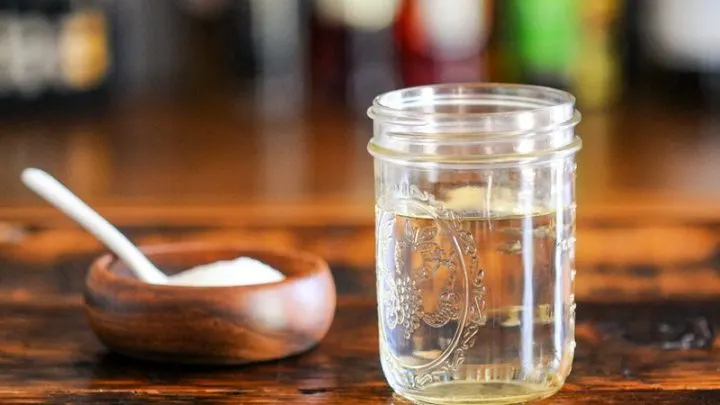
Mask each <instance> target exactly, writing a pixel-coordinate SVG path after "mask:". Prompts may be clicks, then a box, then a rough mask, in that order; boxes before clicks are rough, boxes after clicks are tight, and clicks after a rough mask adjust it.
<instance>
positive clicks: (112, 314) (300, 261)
mask: <svg viewBox="0 0 720 405" xmlns="http://www.w3.org/2000/svg"><path fill="white" fill-rule="evenodd" d="M142 250H143V251H144V252H145V253H146V254H147V255H148V257H150V259H151V260H152V261H153V262H154V263H155V264H156V265H157V266H158V267H160V268H161V269H162V270H163V271H165V272H166V273H167V274H173V273H174V272H178V271H182V270H185V269H189V268H191V267H193V266H196V265H199V264H205V263H211V262H214V261H217V260H228V259H234V258H236V257H239V256H247V257H252V258H254V259H257V260H260V261H262V262H265V263H267V264H269V265H270V266H272V267H274V268H276V269H278V270H279V271H281V272H282V273H283V274H285V277H286V278H285V279H284V280H283V281H281V282H277V283H270V284H259V285H250V286H236V287H185V286H168V285H152V284H147V283H144V282H142V281H140V280H138V279H137V278H135V277H134V276H133V275H132V273H131V272H130V270H129V269H128V268H127V267H126V266H125V265H124V264H123V263H122V262H121V261H119V260H118V259H117V258H116V257H115V256H114V255H111V254H107V255H105V256H102V257H100V258H98V259H97V260H96V261H95V262H94V263H93V264H92V266H91V267H90V272H89V273H88V276H87V279H86V284H85V313H86V315H87V318H88V320H89V323H90V326H91V327H92V330H93V331H94V332H95V334H96V335H97V337H98V338H99V339H100V341H102V342H103V343H104V344H105V345H106V346H107V347H108V348H110V349H111V350H114V351H116V352H119V353H122V354H125V355H128V356H132V357H137V358H142V359H148V360H156V361H164V362H177V363H193V364H244V363H251V362H257V361H265V360H273V359H279V358H282V357H286V356H290V355H293V354H297V353H301V352H303V351H306V350H308V349H310V348H312V347H313V346H315V345H316V344H317V343H318V342H319V341H320V340H321V339H322V338H323V337H324V336H325V334H326V333H327V331H328V329H329V328H330V324H331V323H332V319H333V316H334V314H335V285H334V283H333V278H332V275H331V273H330V270H329V269H328V265H327V263H325V261H323V260H322V259H321V258H319V257H316V256H313V255H310V254H307V253H300V252H292V251H284V250H282V251H281V250H266V249H263V248H251V247H242V246H232V245H219V244H197V243H194V244H187V243H184V244H169V245H159V246H152V247H145V248H142Z"/></svg>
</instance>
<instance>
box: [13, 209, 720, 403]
mask: <svg viewBox="0 0 720 405" xmlns="http://www.w3.org/2000/svg"><path fill="white" fill-rule="evenodd" d="M604 226H605V228H608V227H609V228H610V229H616V232H615V233H616V234H615V237H618V238H624V237H629V235H627V234H626V233H627V232H630V233H633V232H640V231H639V230H638V229H637V228H636V227H637V226H639V225H638V222H637V221H633V224H623V223H620V222H618V223H614V224H610V223H606V224H605V225H604ZM713 226H714V225H712V224H710V223H708V224H696V225H694V226H692V225H688V226H683V227H680V228H675V227H671V228H670V229H674V230H675V231H666V232H668V234H667V235H666V236H667V237H678V238H687V237H688V232H689V233H690V234H691V233H692V232H697V233H698V235H700V236H697V238H698V241H704V242H703V243H706V245H707V247H706V248H704V249H698V250H697V251H694V252H692V254H690V253H688V252H684V253H683V254H682V255H681V254H680V253H673V254H671V253H667V252H666V255H665V256H662V257H658V258H656V259H653V260H648V261H643V260H642V259H643V257H642V256H632V254H631V253H628V252H624V253H623V252H619V253H618V255H620V254H621V253H622V254H623V255H624V256H622V257H623V258H622V259H621V258H620V256H615V257H605V256H603V255H601V254H599V253H596V254H591V252H596V251H597V250H598V249H602V248H605V247H606V246H607V244H608V243H607V242H604V241H602V242H600V241H598V242H591V243H592V244H589V245H587V246H586V247H585V249H587V250H588V253H585V254H584V256H585V259H584V260H585V261H584V262H583V264H582V267H580V269H579V274H578V287H579V289H578V301H579V305H578V324H577V341H578V347H577V352H576V360H575V363H574V367H573V371H572V373H571V376H570V378H569V380H568V382H567V384H566V386H565V387H564V388H563V390H562V391H561V392H560V393H559V394H557V395H556V396H554V397H553V398H551V399H549V400H547V401H545V402H540V403H547V404H550V403H552V404H595V403H618V404H619V403H639V404H644V403H648V404H650V403H653V404H684V403H699V404H714V403H718V402H717V401H719V400H720V391H718V390H719V389H720V368H719V367H718V364H720V342H719V341H718V339H717V338H716V337H715V334H716V331H717V330H719V329H718V328H720V305H719V301H718V300H717V299H716V296H715V294H713V293H712V289H713V288H715V291H720V285H719V284H718V278H720V276H719V275H718V273H720V271H719V270H718V266H717V263H716V261H714V259H713V258H714V256H713V255H712V254H710V253H711V252H714V247H715V245H714V241H715V239H714V238H713V237H714V233H713V232H707V230H708V229H713V228H712V227H713ZM688 227H689V228H688ZM600 228H602V227H601V226H600V224H595V225H592V224H591V223H588V224H586V225H585V227H584V231H583V232H586V233H588V235H590V234H591V233H592V232H599V229H600ZM640 229H643V228H640ZM678 229H683V231H682V232H680V231H678ZM691 231H692V232H691ZM126 232H127V233H128V234H129V235H131V236H132V237H133V238H134V239H136V240H138V241H141V242H143V243H151V242H152V243H166V242H173V241H182V240H189V239H192V240H197V239H200V240H203V239H204V240H209V241H211V240H235V241H242V240H246V239H254V240H255V241H265V243H269V244H284V245H286V246H296V247H304V248H308V249H310V250H311V251H314V252H317V253H322V254H326V255H327V256H328V257H329V258H330V259H331V260H330V265H331V269H332V272H333V277H334V278H335V281H336V284H337V289H338V306H337V312H336V316H335V319H334V322H333V324H332V326H331V328H330V331H329V332H328V335H327V336H326V337H325V338H324V339H323V340H322V341H321V342H320V344H319V345H318V346H317V347H316V348H315V349H313V350H311V351H309V352H307V353H304V354H301V355H298V356H295V357H291V358H287V359H284V360H280V361H273V362H266V363H261V364H255V365H246V366H236V367H219V368H212V367H198V366H181V367H179V366H170V365H161V364H155V363H151V362H144V361H139V360H133V359H131V358H126V357H123V356H121V355H117V354H113V353H111V352H109V351H107V350H106V349H105V347H104V346H103V345H102V344H101V343H100V342H99V341H98V340H97V339H96V338H95V336H94V335H93V333H92V332H91V330H90V328H89V326H88V324H87V322H86V320H85V317H84V315H83V301H82V295H81V293H82V289H83V279H84V277H85V274H86V271H87V268H88V265H89V264H90V262H91V261H92V260H93V258H94V257H95V256H97V255H98V254H99V253H100V252H101V251H102V250H101V249H100V247H99V246H98V245H97V243H96V242H94V241H92V240H91V239H90V238H89V237H88V236H87V235H85V234H84V233H82V232H81V231H79V230H76V229H72V228H65V229H55V228H49V229H45V228H40V227H36V228H32V229H24V230H23V231H22V236H21V237H19V238H18V239H16V240H15V242H9V241H6V242H5V243H3V244H2V245H0V246H1V249H0V281H2V282H1V283H0V325H2V328H0V396H2V398H3V403H13V402H14V403H244V404H263V403H278V402H292V403H338V404H339V403H367V404H376V403H387V404H393V403H398V404H400V403H406V402H404V401H403V400H401V399H399V398H397V397H395V396H394V395H393V394H392V393H391V391H390V389H389V388H388V387H387V385H386V383H385V382H384V379H383V377H382V372H381V370H380V365H379V361H378V348H377V345H378V342H377V325H376V322H377V318H376V306H375V292H374V283H375V279H374V271H373V269H372V266H371V265H372V262H371V256H372V254H371V252H372V232H371V229H370V228H363V227H359V228H355V227H347V228H342V227H340V228H332V227H299V228H273V227H267V228H256V229H232V228H227V229H216V230H213V229H202V230H198V229H195V228H192V227H189V228H183V227H173V228H171V229H164V228H128V229H127V230H126ZM607 234H608V235H613V234H614V233H613V232H608V233H607ZM640 239H647V238H640ZM588 240H589V241H592V239H591V238H590V237H588ZM663 240H664V239H663ZM51 241H52V242H51ZM361 241H364V242H363V243H364V244H361V245H358V243H360V242H361ZM348 243H353V244H354V245H353V246H366V248H363V249H338V247H340V246H343V245H345V244H348ZM586 243H588V242H586ZM671 245H672V244H668V249H669V246H671ZM356 250H359V251H362V253H358V252H357V251H356ZM33 252H34V253H33ZM328 252H334V253H333V254H328ZM708 255H709V256H708ZM696 264H697V268H695V267H694V266H695V265H696ZM622 269H625V270H622ZM678 269H680V270H678ZM678 271H686V273H685V274H686V277H687V281H686V282H682V283H678V282H674V281H673V280H675V278H673V277H675V276H674V275H673V274H675V273H677V272H678ZM702 277H705V278H702ZM584 278H587V279H589V280H592V281H591V282H585V283H581V282H580V280H583V279H584ZM696 279H697V280H702V281H698V282H695V281H694V280H696ZM598 280H606V281H605V282H603V283H602V285H601V286H593V285H590V284H592V283H594V282H596V281H598ZM619 282H622V283H627V284H628V285H626V286H623V287H621V288H620V287H618V286H617V285H616V283H619ZM581 286H582V287H581ZM633 286H635V287H637V288H639V289H638V291H645V293H643V294H630V293H628V292H629V291H631V290H632V289H633V288H634V287H633ZM652 286H667V287H666V288H665V289H656V288H654V287H652ZM696 291H697V292H698V293H695V292H696ZM703 292H705V293H703ZM621 297H622V299H621ZM667 297H670V298H671V299H665V298H667Z"/></svg>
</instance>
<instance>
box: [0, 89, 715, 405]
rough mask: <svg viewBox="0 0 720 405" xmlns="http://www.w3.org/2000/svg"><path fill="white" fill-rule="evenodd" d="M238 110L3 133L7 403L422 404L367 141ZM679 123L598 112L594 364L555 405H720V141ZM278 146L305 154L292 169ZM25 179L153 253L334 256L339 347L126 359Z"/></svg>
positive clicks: (587, 171) (580, 297) (583, 312)
mask: <svg viewBox="0 0 720 405" xmlns="http://www.w3.org/2000/svg"><path fill="white" fill-rule="evenodd" d="M227 105H228V103H226V102H223V101H222V100H219V101H218V100H216V101H213V100H206V101H204V102H203V104H200V105H199V106H196V107H194V108H192V105H191V104H187V105H186V104H183V103H175V104H168V105H165V104H160V105H157V106H154V107H153V106H150V107H148V106H142V107H133V108H137V110H133V109H132V108H130V110H129V111H128V110H124V109H123V108H125V107H118V108H117V109H113V110H111V111H109V112H107V113H106V114H104V115H101V116H93V117H74V118H66V117H65V118H63V117H49V118H47V119H46V120H45V121H43V122H38V123H32V124H28V123H27V122H26V121H21V120H18V122H17V123H9V124H7V125H5V126H4V127H3V129H2V130H0V146H4V148H0V154H4V155H3V156H2V158H3V160H4V161H5V162H9V164H8V166H9V167H10V169H9V170H6V171H3V172H2V173H0V180H1V181H2V184H3V186H4V189H5V193H4V194H3V195H0V325H1V326H0V398H2V400H1V401H0V402H2V403H13V402H15V403H136V402H137V403H246V404H254V403H276V402H289V403H367V404H371V403H372V404H376V403H403V401H402V400H400V399H398V398H396V397H394V396H393V395H392V393H391V391H390V389H389V388H388V387H387V385H386V383H385V382H384V380H383V377H382V373H381V370H380V366H379V362H378V349H377V345H378V342H377V326H376V312H375V311H376V310H375V295H374V271H373V228H372V226H373V225H372V215H373V211H372V178H371V174H370V173H371V161H370V160H369V158H367V157H366V156H365V152H364V144H365V143H366V142H367V136H368V134H367V128H366V127H363V126H357V125H355V124H354V122H355V121H354V119H353V118H352V117H346V116H342V115H334V114H329V113H327V111H325V112H324V113H323V114H320V113H316V112H313V111H308V112H307V113H306V115H304V116H303V117H304V118H303V119H302V120H301V123H302V125H300V126H299V127H297V128H300V129H301V130H302V131H301V132H302V134H301V135H298V134H297V133H296V134H294V135H293V133H290V134H289V135H288V134H287V133H286V131H290V129H291V128H295V127H294V126H293V125H291V124H288V123H285V124H283V122H277V121H276V122H271V123H269V121H259V120H258V119H257V118H253V117H255V116H256V115H254V114H256V112H255V113H238V112H237V111H241V110H242V109H230V108H229V107H227ZM128 108H129V107H128ZM665 112H666V111H665V110H663V108H662V106H660V107H658V106H649V107H648V106H643V105H640V106H634V107H633V108H632V109H630V110H628V111H623V110H622V109H620V110H618V111H617V112H616V113H615V114H607V113H597V114H592V113H591V114H586V117H585V121H584V123H583V126H581V127H580V129H581V131H580V132H581V133H582V134H583V135H584V137H585V146H586V148H585V151H584V152H583V155H582V157H581V161H580V168H581V172H580V173H581V174H580V178H579V229H578V235H577V237H578V240H579V245H578V253H577V257H578V262H577V268H578V278H577V284H576V297H577V301H578V322H577V342H578V346H577V352H576V360H575V363H574V367H573V372H572V374H571V376H570V378H569V380H568V382H567V384H566V386H565V388H564V389H563V390H562V391H561V392H560V393H559V394H557V395H556V396H555V397H553V398H552V399H549V400H547V401H545V402H541V403H547V404H550V403H552V404H595V403H638V404H658V405H659V404H681V403H683V404H684V403H699V404H717V403H720V340H719V339H718V338H716V333H717V331H718V330H720V298H719V293H720V208H718V207H720V204H719V203H718V198H719V197H720V183H719V182H718V181H717V176H716V175H715V174H716V173H718V171H717V169H718V167H717V166H718V163H717V161H718V159H714V160H713V159H712V157H713V156H716V154H717V150H715V152H713V147H714V146H713V145H716V144H717V142H718V139H720V137H717V134H718V127H719V126H720V123H718V122H717V120H716V119H714V118H712V115H707V114H702V113H697V112H677V111H675V112H674V113H673V114H665ZM314 114H320V115H321V116H318V117H315V115H314ZM188 117H193V118H188ZM313 117H315V118H317V119H315V118H313ZM703 123H704V124H703ZM271 124H272V125H271ZM283 125H284V126H283ZM268 126H270V127H271V128H270V129H267V128H268ZM50 128H52V129H53V130H54V131H55V133H53V134H52V135H51V134H50V133H49V130H50ZM238 128H242V130H238ZM289 128H290V129H289ZM363 128H364V129H363ZM266 129H267V130H266ZM339 131H343V132H345V133H349V134H350V135H347V136H343V137H340V136H338V135H337V134H338V133H339ZM198 133H204V134H206V136H209V135H212V136H213V139H214V143H208V142H206V141H201V140H199V139H200V138H198V137H197V135H198ZM282 133H284V134H285V135H283V136H279V135H277V134H282ZM268 134H270V135H268ZM658 134H662V136H660V135H658ZM631 135H632V136H631ZM263 136H279V138H278V139H281V140H285V141H287V142H290V141H292V142H294V143H290V144H288V145H285V146H283V147H281V148H282V149H281V150H280V152H278V149H276V148H271V147H270V146H269V145H268V144H266V143H264V142H265V141H266V140H264V138H263ZM713 136H714V137H713ZM43 145H45V146H43ZM48 145H50V146H48ZM352 159H356V162H354V163H352V164H350V163H348V162H351V161H352ZM288 160H289V162H290V163H288ZM275 164H280V166H281V167H280V168H278V167H276V166H275ZM26 165H38V166H40V167H43V168H46V169H49V170H51V171H52V172H53V173H55V174H57V175H58V177H60V178H61V179H62V180H64V181H66V182H67V184H68V185H70V186H71V187H72V188H74V189H76V190H77V191H78V192H79V193H80V194H81V195H82V196H83V197H85V198H86V199H87V200H88V201H90V202H91V203H92V204H93V205H95V206H96V207H98V208H99V209H100V211H102V212H103V213H105V214H107V215H108V216H109V217H110V218H111V219H112V220H113V221H115V222H117V223H120V224H121V225H122V226H123V229H124V230H125V231H126V232H127V234H128V235H129V236H130V237H131V238H132V239H134V240H135V241H136V242H138V243H144V244H150V243H164V242H172V241H182V240H190V239H192V240H196V239H201V240H234V241H245V240H247V241H253V242H257V241H263V242H265V243H267V244H271V245H274V246H292V247H296V248H301V249H306V250H309V251H312V252H315V253H318V254H320V255H322V256H323V257H325V258H326V259H327V260H328V261H329V262H330V264H331V267H332V269H333V273H334V276H335V280H336V284H337V288H338V292H339V302H338V309H337V315H336V318H335V321H334V324H333V326H332V329H331V331H330V333H329V334H328V336H327V337H326V338H325V339H324V340H323V342H322V343H321V344H320V345H319V346H318V347H317V348H315V349H314V350H312V351H310V352H308V353H305V354H302V355H300V356H297V357H294V358H290V359H286V360H283V361H278V362H271V363H266V364H259V365H252V366H245V367H228V368H196V367H177V366H163V365H158V364H153V363H146V362H140V361H136V360H132V359H128V358H125V357H122V356H119V355H115V354H112V353H109V352H107V351H106V350H105V349H104V347H103V346H102V345H101V344H100V343H99V342H98V341H97V340H96V339H95V337H94V336H93V334H92V333H91V331H90V329H89V328H88V326H87V324H86V322H85V320H84V316H83V313H82V298H81V297H82V295H81V294H82V288H83V277H84V273H85V271H86V269H87V267H88V264H89V263H90V261H91V260H92V258H93V257H95V256H97V255H98V254H100V253H101V252H102V249H101V247H100V246H99V245H98V243H97V242H95V241H94V240H93V239H92V238H91V237H90V236H88V235H87V234H85V233H84V232H83V231H81V230H78V229H77V228H75V227H74V226H72V224H70V223H69V222H68V221H67V220H64V219H63V218H62V217H61V216H59V215H58V214H57V213H55V212H54V211H53V210H51V209H48V208H47V207H45V206H44V205H43V204H42V203H41V202H40V201H39V200H37V199H36V198H34V197H33V196H32V195H30V194H29V193H28V192H27V191H25V190H24V189H23V188H22V187H21V186H20V185H19V183H18V182H17V175H18V174H19V170H20V168H22V167H23V166H26ZM283 165H285V166H283ZM293 165H299V166H297V169H296V170H294V171H292V170H289V169H288V167H290V168H292V167H294V166H293ZM583 168H584V169H583ZM713 175H714V177H712V176H713Z"/></svg>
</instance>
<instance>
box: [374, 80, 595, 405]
mask: <svg viewBox="0 0 720 405" xmlns="http://www.w3.org/2000/svg"><path fill="white" fill-rule="evenodd" d="M368 113H369V115H370V117H371V118H372V119H373V121H374V136H373V138H372V140H371V141H370V143H369V145H368V150H369V151H370V153H371V154H372V155H373V156H374V157H375V190H376V207H375V209H376V228H375V229H376V271H377V299H378V323H379V325H378V327H379V337H380V361H381V364H382V369H383V372H384V374H385V378H386V379H387V381H388V383H389V384H390V386H391V387H392V388H393V390H394V391H395V392H396V393H397V394H399V395H401V396H403V397H406V398H408V399H411V400H415V401H420V402H426V403H437V404H449V403H494V404H495V403H517V402H525V401H528V400H532V399H538V398H543V397H548V396H550V395H552V394H553V393H555V392H556V391H558V390H559V389H560V387H561V386H562V384H563V382H564V380H565V378H566V377H567V376H568V373H569V372H570V367H571V363H572V359H573V353H574V348H575V340H574V319H575V302H574V295H573V280H574V276H575V269H574V257H575V207H576V205H575V169H576V164H575V154H576V152H577V151H578V150H579V149H580V147H581V141H580V139H579V138H578V137H577V136H575V133H574V127H575V125H576V124H577V123H578V122H579V120H580V115H579V113H578V112H577V111H576V110H575V99H574V98H573V96H572V95H570V94H568V93H566V92H564V91H560V90H556V89H552V88H547V87H539V86H529V85H515V84H487V83H484V84H441V85H430V86H421V87H413V88H407V89H401V90H397V91H392V92H389V93H386V94H382V95H380V96H378V97H377V98H376V99H375V100H374V102H373V105H372V107H370V109H369V110H368Z"/></svg>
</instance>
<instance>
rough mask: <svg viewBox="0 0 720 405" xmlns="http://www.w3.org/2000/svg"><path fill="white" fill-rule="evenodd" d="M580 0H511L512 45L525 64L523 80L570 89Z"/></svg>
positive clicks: (508, 9) (508, 10) (509, 36)
mask: <svg viewBox="0 0 720 405" xmlns="http://www.w3.org/2000/svg"><path fill="white" fill-rule="evenodd" d="M580 3H581V2H579V1H577V0H535V1H522V0H510V1H508V2H507V3H506V4H505V7H506V8H505V10H506V18H508V20H509V22H508V29H509V33H508V34H507V39H508V46H510V47H511V48H512V49H513V50H514V54H515V55H514V59H515V60H516V62H515V63H517V64H518V65H519V66H521V69H522V72H521V75H522V81H523V82H529V83H535V84H542V85H546V86H552V87H559V88H569V86H570V76H571V72H572V69H573V64H574V63H575V61H576V58H577V47H578V39H579V36H580V31H579V26H580V13H579V5H580Z"/></svg>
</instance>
